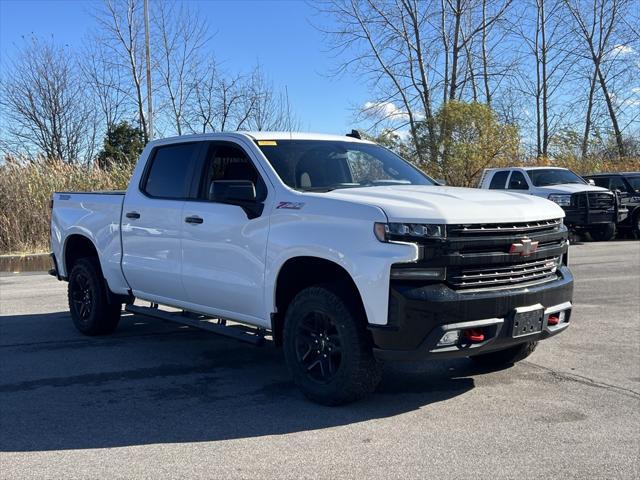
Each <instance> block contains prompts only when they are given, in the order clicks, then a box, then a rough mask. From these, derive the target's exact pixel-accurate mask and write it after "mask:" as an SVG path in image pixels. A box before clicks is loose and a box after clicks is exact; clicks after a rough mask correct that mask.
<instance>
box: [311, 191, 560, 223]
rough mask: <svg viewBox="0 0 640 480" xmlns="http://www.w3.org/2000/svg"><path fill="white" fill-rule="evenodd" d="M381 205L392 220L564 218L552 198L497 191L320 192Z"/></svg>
mask: <svg viewBox="0 0 640 480" xmlns="http://www.w3.org/2000/svg"><path fill="white" fill-rule="evenodd" d="M316 195H322V196H327V197H330V198H334V199H338V200H344V201H349V202H357V203H362V204H366V205H373V206H377V207H379V208H381V209H382V210H383V211H384V212H385V214H386V215H387V218H388V219H389V221H390V222H407V223H440V224H456V223H509V222H528V221H536V220H549V219H553V218H561V217H564V211H563V210H562V208H560V207H559V206H558V205H556V204H555V203H553V202H550V201H549V200H545V199H543V198H539V197H535V196H533V195H523V194H519V193H511V192H504V191H495V190H481V189H477V188H458V187H442V186H427V185H393V186H383V187H363V188H345V189H338V190H333V191H331V192H327V193H323V194H316Z"/></svg>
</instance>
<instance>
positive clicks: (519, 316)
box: [511, 304, 544, 338]
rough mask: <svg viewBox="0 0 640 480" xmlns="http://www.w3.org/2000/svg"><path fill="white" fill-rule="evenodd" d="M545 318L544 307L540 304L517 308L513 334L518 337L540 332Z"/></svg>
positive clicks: (514, 316)
mask: <svg viewBox="0 0 640 480" xmlns="http://www.w3.org/2000/svg"><path fill="white" fill-rule="evenodd" d="M543 319H544V307H543V306H542V305H540V304H538V305H532V306H530V307H519V308H516V311H515V313H514V315H513V329H512V331H511V336H512V337H513V338H518V337H524V336H527V335H533V334H536V333H540V332H541V331H542V321H543Z"/></svg>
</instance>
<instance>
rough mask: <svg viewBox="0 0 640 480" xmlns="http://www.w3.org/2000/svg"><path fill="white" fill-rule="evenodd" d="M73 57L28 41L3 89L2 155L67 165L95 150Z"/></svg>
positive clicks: (90, 118) (65, 51) (64, 50)
mask: <svg viewBox="0 0 640 480" xmlns="http://www.w3.org/2000/svg"><path fill="white" fill-rule="evenodd" d="M75 67H76V64H75V57H74V55H73V54H72V53H71V52H69V51H68V49H67V48H65V47H61V46H58V45H56V44H55V43H54V42H53V41H52V40H51V41H44V40H39V39H37V38H35V37H34V38H30V39H28V40H26V43H25V45H24V46H23V47H22V48H21V49H20V50H19V52H18V54H17V57H16V58H15V59H14V61H13V62H12V64H11V65H10V69H9V71H8V73H7V74H6V76H5V78H4V81H3V84H2V96H1V99H0V107H1V108H2V111H3V117H4V123H5V128H6V132H5V135H3V136H5V140H4V141H3V143H4V145H3V148H4V149H10V150H11V151H13V152H14V153H18V154H32V155H34V154H35V155H43V156H44V157H45V158H46V159H49V160H54V159H58V160H63V161H66V162H69V163H78V162H82V161H85V160H86V159H87V157H88V156H91V155H92V153H93V149H94V147H95V145H94V141H95V131H94V130H93V128H94V125H95V122H94V117H93V112H92V109H90V108H89V106H88V104H87V102H86V97H85V95H84V86H83V84H82V83H81V78H80V77H79V75H78V72H77V70H76V68H75Z"/></svg>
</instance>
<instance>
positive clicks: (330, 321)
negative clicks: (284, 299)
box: [283, 286, 381, 405]
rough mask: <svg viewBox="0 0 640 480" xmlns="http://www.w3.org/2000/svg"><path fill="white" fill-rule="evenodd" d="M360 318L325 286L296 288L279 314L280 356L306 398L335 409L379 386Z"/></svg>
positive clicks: (377, 369)
mask: <svg viewBox="0 0 640 480" xmlns="http://www.w3.org/2000/svg"><path fill="white" fill-rule="evenodd" d="M365 324H366V320H365V319H364V318H362V314H361V313H359V309H358V308H356V306H355V305H353V304H352V303H351V302H350V301H348V300H347V297H346V296H343V295H341V294H339V293H337V291H334V290H333V289H332V288H330V287H325V286H314V287H309V288H306V289H304V290H302V291H301V292H300V293H299V294H298V295H297V296H296V297H295V298H294V300H293V302H292V303H291V305H290V306H289V308H288V309H287V313H286V315H285V323H284V332H283V348H284V356H285V360H286V363H287V366H288V368H289V371H290V372H291V375H292V376H293V380H294V382H295V383H296V385H297V386H298V387H299V388H300V389H301V390H302V392H303V393H304V394H305V395H306V396H307V397H308V398H310V399H311V400H313V401H315V402H318V403H321V404H324V405H340V404H344V403H349V402H352V401H355V400H358V399H360V398H362V397H364V396H366V395H368V394H370V393H371V392H373V391H374V390H375V388H376V386H377V385H378V383H379V382H380V378H381V365H380V364H379V363H378V362H377V361H376V360H375V358H374V357H373V353H372V345H371V341H370V338H369V336H368V332H367V331H366V328H365Z"/></svg>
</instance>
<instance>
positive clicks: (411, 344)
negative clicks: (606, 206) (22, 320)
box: [51, 132, 573, 404]
mask: <svg viewBox="0 0 640 480" xmlns="http://www.w3.org/2000/svg"><path fill="white" fill-rule="evenodd" d="M357 137H358V135H354V134H351V135H350V136H344V137H341V136H330V135H312V134H296V133H269V132H256V133H219V134H204V135H194V136H184V137H177V138H170V139H165V140H157V141H153V142H150V143H149V144H148V145H147V146H146V148H145V150H144V152H143V153H142V156H141V158H140V160H139V162H138V164H137V166H136V168H135V171H134V173H133V176H132V178H131V181H130V184H129V188H128V189H127V191H126V192H109V193H99V192H96V193H72V192H56V193H55V194H54V195H53V202H52V205H53V212H52V220H51V248H52V251H53V253H52V257H53V261H54V264H55V268H54V269H53V270H52V272H51V273H52V274H53V275H55V276H57V278H58V279H60V280H66V281H68V282H69V285H68V297H69V308H70V311H71V317H72V319H73V322H74V323H75V325H76V327H77V328H78V329H79V330H80V331H81V332H82V333H84V334H87V335H96V334H106V333H110V332H112V331H113V330H114V329H115V328H116V326H117V324H118V322H119V319H120V313H121V310H122V306H123V304H124V305H125V309H126V310H127V311H130V312H133V313H136V314H144V315H150V316H153V317H158V318H162V319H165V320H171V321H176V322H180V323H183V324H187V325H191V326H194V327H200V328H204V329H206V330H211V331H214V332H217V333H222V334H226V335H230V336H233V337H235V338H239V339H243V340H247V341H251V342H254V343H260V342H262V341H264V339H265V337H268V338H271V339H272V341H273V342H274V343H275V345H278V346H282V348H283V351H284V357H285V361H286V363H287V365H288V367H289V369H290V371H291V374H292V377H293V379H294V381H295V383H296V384H297V385H298V386H299V387H300V388H301V390H302V391H303V392H304V393H305V395H307V396H308V397H309V398H311V399H313V400H315V401H318V402H321V403H324V404H340V403H346V402H349V401H353V400H355V399H358V398H361V397H362V396H364V395H366V394H368V393H369V392H371V391H373V390H374V389H375V387H376V385H377V383H378V382H379V380H380V375H381V363H382V361H384V360H394V359H396V360H403V359H413V360H415V359H426V358H445V357H472V358H474V359H476V360H477V361H478V362H480V363H481V364H483V365H487V366H496V365H504V364H511V363H513V362H515V361H518V360H520V359H522V358H524V357H526V356H527V355H529V354H530V353H531V352H532V351H533V349H534V348H535V345H536V343H537V341H538V340H541V339H545V338H547V337H550V336H552V335H555V334H557V333H559V332H561V331H563V330H564V329H565V328H566V327H568V325H569V321H570V314H571V308H572V304H571V300H572V291H573V278H572V275H571V273H570V271H569V269H568V268H567V251H568V243H567V229H566V227H565V226H564V225H563V220H562V219H563V217H564V212H563V211H562V209H561V208H560V207H558V206H557V205H556V204H555V203H553V202H550V201H548V200H543V199H540V198H537V197H534V196H528V195H520V194H517V193H511V192H496V191H483V190H478V189H465V188H454V187H444V186H438V185H435V183H434V181H433V180H431V179H430V178H429V177H427V176H426V175H424V174H423V173H421V172H420V171H419V170H417V169H416V168H414V167H413V166H411V165H410V164H409V163H407V162H405V161H404V160H402V159H401V158H400V157H398V156H397V155H395V154H394V153H392V152H391V151H389V150H387V149H385V148H383V147H381V146H379V145H376V144H375V143H372V142H369V141H364V140H360V139H359V138H357ZM141 301H146V302H149V306H143V305H142V304H141ZM134 302H135V303H134ZM166 307H172V308H166ZM176 309H177V310H176Z"/></svg>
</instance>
